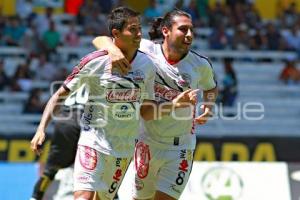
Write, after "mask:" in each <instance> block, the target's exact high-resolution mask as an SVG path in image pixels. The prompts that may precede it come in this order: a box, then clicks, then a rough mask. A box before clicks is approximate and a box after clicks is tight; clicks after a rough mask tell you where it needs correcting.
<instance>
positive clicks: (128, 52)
mask: <svg viewBox="0 0 300 200" xmlns="http://www.w3.org/2000/svg"><path fill="white" fill-rule="evenodd" d="M121 51H122V53H123V54H124V56H125V58H126V60H128V61H129V62H132V60H133V59H134V58H135V55H136V53H137V49H133V50H122V49H121Z"/></svg>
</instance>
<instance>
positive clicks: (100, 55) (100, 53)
mask: <svg viewBox="0 0 300 200" xmlns="http://www.w3.org/2000/svg"><path fill="white" fill-rule="evenodd" d="M108 58H109V57H108V52H107V51H104V50H97V51H93V52H91V53H89V54H87V55H86V56H84V57H82V58H81V60H80V61H79V65H78V67H79V68H82V67H84V66H85V65H87V64H89V63H91V62H92V61H95V60H98V59H101V60H103V61H107V60H108Z"/></svg>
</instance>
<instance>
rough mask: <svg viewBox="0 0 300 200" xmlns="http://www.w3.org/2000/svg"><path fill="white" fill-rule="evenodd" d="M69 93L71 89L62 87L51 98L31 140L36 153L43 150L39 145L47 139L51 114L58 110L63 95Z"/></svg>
mask: <svg viewBox="0 0 300 200" xmlns="http://www.w3.org/2000/svg"><path fill="white" fill-rule="evenodd" d="M68 94H69V90H66V89H65V88H64V87H60V88H59V89H58V90H57V91H56V92H55V93H54V94H53V95H52V96H51V98H50V99H49V101H48V103H47V105H46V107H45V110H44V112H43V115H42V119H41V121H40V124H39V126H38V128H37V131H36V133H35V135H34V137H33V139H32V140H31V149H32V150H33V151H34V152H35V153H37V154H40V151H41V150H40V148H39V146H40V145H42V144H43V142H44V140H45V130H46V128H47V126H48V124H49V121H50V120H51V116H52V114H53V113H56V112H57V110H58V108H59V106H58V105H59V102H60V101H61V100H62V99H63V98H62V97H65V96H67V95H68Z"/></svg>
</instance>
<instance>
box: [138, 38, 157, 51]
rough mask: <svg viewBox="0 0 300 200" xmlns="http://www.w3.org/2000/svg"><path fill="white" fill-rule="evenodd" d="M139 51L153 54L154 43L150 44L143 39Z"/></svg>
mask: <svg viewBox="0 0 300 200" xmlns="http://www.w3.org/2000/svg"><path fill="white" fill-rule="evenodd" d="M139 49H140V50H141V51H143V52H147V53H151V54H154V53H155V43H154V42H152V41H151V40H147V39H144V38H143V39H142V40H141V43H140V48H139Z"/></svg>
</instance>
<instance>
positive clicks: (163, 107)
mask: <svg viewBox="0 0 300 200" xmlns="http://www.w3.org/2000/svg"><path fill="white" fill-rule="evenodd" d="M197 92H198V90H186V91H184V92H182V93H180V94H179V95H178V96H177V97H176V98H174V99H173V100H172V101H170V102H164V103H158V102H156V101H153V100H144V102H143V104H142V106H141V109H140V113H141V116H142V118H143V119H144V120H145V121H148V120H158V119H161V117H162V116H164V115H170V113H171V112H172V111H174V110H175V109H177V108H185V107H193V106H194V105H195V103H196V101H197Z"/></svg>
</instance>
